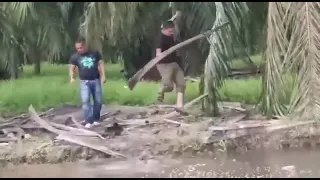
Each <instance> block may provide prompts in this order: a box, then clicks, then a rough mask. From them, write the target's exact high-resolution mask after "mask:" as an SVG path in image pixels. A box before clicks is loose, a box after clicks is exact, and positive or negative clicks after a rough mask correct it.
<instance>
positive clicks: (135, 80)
mask: <svg viewBox="0 0 320 180" xmlns="http://www.w3.org/2000/svg"><path fill="white" fill-rule="evenodd" d="M227 24H229V22H227V23H224V24H222V25H221V26H219V27H216V28H214V29H211V30H209V31H207V32H205V33H203V34H199V35H197V36H194V37H193V38H190V39H188V40H186V41H183V42H181V43H179V44H177V45H175V46H173V47H171V48H169V49H167V50H165V51H164V52H162V53H161V54H160V55H159V56H157V57H155V58H153V59H152V60H151V61H149V62H148V63H147V64H146V65H145V66H144V67H143V68H141V69H140V70H139V71H138V72H137V73H136V74H135V75H134V76H132V77H131V78H130V79H129V81H128V87H129V89H130V90H132V89H133V88H134V87H135V85H136V84H137V83H138V82H139V81H140V79H141V78H142V77H143V76H144V75H145V74H146V73H147V72H148V71H149V70H150V69H151V68H152V67H153V66H155V65H156V64H157V63H158V62H159V61H161V60H162V59H164V58H165V57H167V56H168V55H169V54H171V53H172V52H174V51H176V50H177V49H179V48H182V47H184V46H186V45H188V44H190V43H192V42H194V41H196V40H199V39H202V38H204V37H206V36H207V35H209V34H211V33H213V32H216V31H218V30H220V29H222V28H223V27H224V26H226V25H227Z"/></svg>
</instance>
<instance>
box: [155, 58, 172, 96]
mask: <svg viewBox="0 0 320 180" xmlns="http://www.w3.org/2000/svg"><path fill="white" fill-rule="evenodd" d="M172 67H173V66H172V63H169V64H157V69H158V71H159V73H160V75H161V87H160V89H159V93H158V101H159V102H163V99H164V93H166V92H171V91H172V90H173V88H174V87H173V82H172V75H173V68H172Z"/></svg>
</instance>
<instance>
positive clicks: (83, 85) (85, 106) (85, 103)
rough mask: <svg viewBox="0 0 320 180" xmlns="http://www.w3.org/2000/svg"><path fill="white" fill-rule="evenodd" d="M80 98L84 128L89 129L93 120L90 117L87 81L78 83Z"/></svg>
mask: <svg viewBox="0 0 320 180" xmlns="http://www.w3.org/2000/svg"><path fill="white" fill-rule="evenodd" d="M80 97H81V102H82V110H83V115H84V119H85V121H86V123H87V125H86V127H89V125H90V124H92V123H93V120H92V116H91V104H90V87H89V82H88V81H85V80H81V81H80ZM88 124H89V125H88Z"/></svg>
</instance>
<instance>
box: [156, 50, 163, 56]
mask: <svg viewBox="0 0 320 180" xmlns="http://www.w3.org/2000/svg"><path fill="white" fill-rule="evenodd" d="M161 53H162V50H161V48H157V49H156V56H159V55H160V54H161Z"/></svg>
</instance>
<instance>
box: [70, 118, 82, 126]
mask: <svg viewBox="0 0 320 180" xmlns="http://www.w3.org/2000/svg"><path fill="white" fill-rule="evenodd" d="M70 119H71V121H72V122H73V123H74V124H75V125H76V127H77V128H79V129H83V126H82V125H81V124H80V123H79V122H78V121H77V120H76V119H75V118H74V116H71V117H70Z"/></svg>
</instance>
